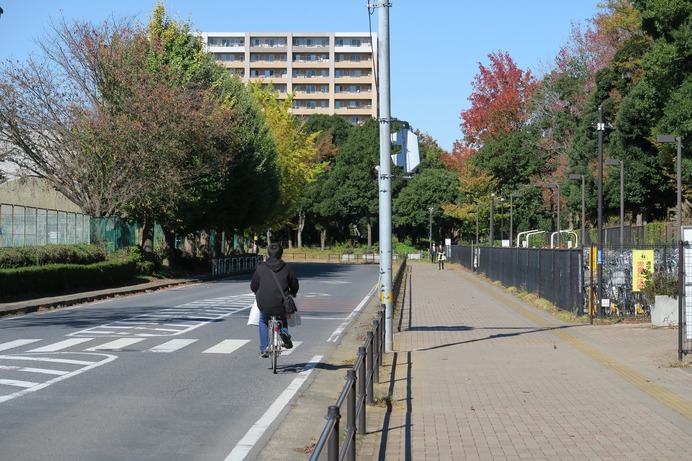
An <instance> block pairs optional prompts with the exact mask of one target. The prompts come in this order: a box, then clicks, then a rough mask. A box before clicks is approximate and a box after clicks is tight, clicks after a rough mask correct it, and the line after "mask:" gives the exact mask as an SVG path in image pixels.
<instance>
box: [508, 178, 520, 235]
mask: <svg viewBox="0 0 692 461" xmlns="http://www.w3.org/2000/svg"><path fill="white" fill-rule="evenodd" d="M514 197H521V193H520V192H512V193H511V194H509V246H510V247H511V246H512V245H513V243H512V242H514V231H513V229H514V215H513V211H514V207H513V206H514V203H513V202H514Z"/></svg>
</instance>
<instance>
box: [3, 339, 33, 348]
mask: <svg viewBox="0 0 692 461" xmlns="http://www.w3.org/2000/svg"><path fill="white" fill-rule="evenodd" d="M38 341H41V340H40V339H17V340H14V341H10V342H8V343H3V344H0V351H6V350H8V349H13V348H15V347H20V346H26V345H27V344H31V343H35V342H38Z"/></svg>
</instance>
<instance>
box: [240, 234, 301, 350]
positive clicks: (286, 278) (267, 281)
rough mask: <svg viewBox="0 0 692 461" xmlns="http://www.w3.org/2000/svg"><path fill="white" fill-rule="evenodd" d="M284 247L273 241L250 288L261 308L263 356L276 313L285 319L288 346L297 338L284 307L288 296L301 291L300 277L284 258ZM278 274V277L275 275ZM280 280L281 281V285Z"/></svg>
mask: <svg viewBox="0 0 692 461" xmlns="http://www.w3.org/2000/svg"><path fill="white" fill-rule="evenodd" d="M283 252H284V250H283V248H282V247H281V245H279V244H278V243H272V244H271V245H269V248H267V259H266V260H265V261H264V262H262V263H260V264H259V265H258V266H257V268H256V269H255V272H254V274H252V280H251V281H250V289H251V290H252V292H253V293H255V299H256V300H257V307H258V308H259V311H260V319H259V339H260V346H259V352H260V357H261V358H266V357H268V356H269V355H268V354H267V347H268V346H269V343H268V336H267V334H268V329H269V327H268V323H269V318H270V317H271V316H272V315H277V316H279V319H280V320H281V324H282V328H281V339H282V340H283V343H284V348H286V349H291V348H292V347H293V342H292V341H291V335H290V334H289V333H288V321H287V318H286V310H285V307H284V303H283V299H284V296H296V295H297V294H298V288H299V283H298V278H297V277H296V276H295V274H294V273H293V270H292V269H291V267H290V266H289V265H288V264H286V262H285V261H284V260H283V259H281V256H282V255H283ZM275 277H276V280H274V278H275ZM277 281H278V285H277Z"/></svg>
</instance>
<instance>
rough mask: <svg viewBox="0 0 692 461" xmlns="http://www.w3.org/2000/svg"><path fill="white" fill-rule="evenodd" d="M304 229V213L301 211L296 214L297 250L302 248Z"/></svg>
mask: <svg viewBox="0 0 692 461" xmlns="http://www.w3.org/2000/svg"><path fill="white" fill-rule="evenodd" d="M304 227H305V212H304V211H301V212H300V213H298V236H297V238H296V240H297V241H298V248H301V247H302V246H303V228H304Z"/></svg>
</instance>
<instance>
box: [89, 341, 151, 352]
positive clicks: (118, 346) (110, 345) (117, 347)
mask: <svg viewBox="0 0 692 461" xmlns="http://www.w3.org/2000/svg"><path fill="white" fill-rule="evenodd" d="M140 341H144V338H122V339H116V340H115V341H110V342H107V343H105V344H101V345H100V346H94V347H90V348H89V349H85V350H86V351H121V350H122V349H123V348H124V347H127V346H131V345H133V344H137V343H138V342H140Z"/></svg>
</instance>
